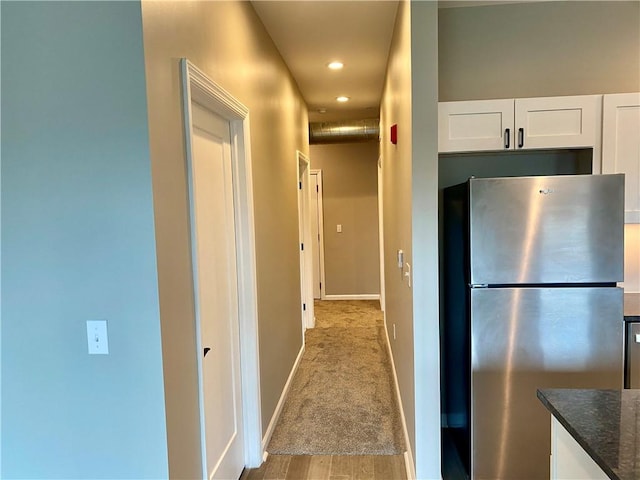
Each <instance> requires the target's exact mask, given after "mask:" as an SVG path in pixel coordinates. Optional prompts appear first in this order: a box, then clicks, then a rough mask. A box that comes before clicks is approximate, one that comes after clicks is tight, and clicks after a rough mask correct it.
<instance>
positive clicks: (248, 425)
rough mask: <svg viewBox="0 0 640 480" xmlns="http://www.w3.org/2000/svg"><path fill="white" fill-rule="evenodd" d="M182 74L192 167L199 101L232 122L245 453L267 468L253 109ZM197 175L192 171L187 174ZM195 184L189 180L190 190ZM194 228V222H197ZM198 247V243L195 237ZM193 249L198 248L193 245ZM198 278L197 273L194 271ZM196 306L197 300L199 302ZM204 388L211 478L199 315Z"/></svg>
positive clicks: (197, 74) (252, 463)
mask: <svg viewBox="0 0 640 480" xmlns="http://www.w3.org/2000/svg"><path fill="white" fill-rule="evenodd" d="M180 66H181V72H182V101H183V102H182V103H183V120H184V129H185V144H186V158H187V163H188V164H189V166H190V164H191V161H192V150H191V141H192V137H193V132H192V118H191V102H192V101H196V102H197V103H199V104H200V105H202V106H204V107H205V108H207V109H208V110H210V111H211V112H213V113H215V114H216V115H218V116H220V117H222V118H224V119H225V120H227V121H228V122H229V125H230V130H231V162H232V169H233V199H234V217H235V222H236V262H237V271H238V316H239V331H240V358H241V378H242V410H243V412H242V417H243V424H244V454H245V466H246V467H258V466H260V464H261V463H262V457H263V453H264V452H263V449H262V442H261V432H262V428H261V418H262V414H261V409H260V405H261V400H260V363H259V355H258V303H257V279H256V259H255V232H254V212H253V179H252V168H251V145H250V131H249V109H248V108H247V107H246V106H244V105H243V104H242V103H240V102H239V101H238V100H237V99H235V98H234V97H233V96H232V95H231V94H230V93H228V92H227V91H226V90H224V89H223V88H222V87H220V86H219V85H217V84H216V83H215V82H213V81H212V80H211V79H209V78H208V77H207V76H206V75H205V74H204V72H202V71H201V70H200V69H198V68H197V67H196V66H195V65H194V64H193V63H191V62H190V61H189V60H188V59H186V58H182V59H181V60H180ZM187 171H188V172H190V171H191V169H190V168H188V169H187ZM191 189H192V179H191V178H189V190H190V191H191ZM191 225H192V226H191V228H193V219H191ZM192 242H193V238H192ZM191 247H192V250H193V248H194V245H191ZM193 278H194V279H195V278H196V277H195V272H194V277H193ZM194 301H195V299H194ZM194 306H195V305H194ZM195 322H196V341H197V349H196V351H195V352H194V355H196V356H197V366H198V388H199V392H198V393H199V399H200V425H201V428H200V437H201V438H200V441H201V445H202V466H203V469H202V471H203V473H204V475H206V444H205V429H204V408H203V399H204V395H203V378H202V355H201V352H202V345H201V340H200V319H199V318H198V315H197V313H196V318H195Z"/></svg>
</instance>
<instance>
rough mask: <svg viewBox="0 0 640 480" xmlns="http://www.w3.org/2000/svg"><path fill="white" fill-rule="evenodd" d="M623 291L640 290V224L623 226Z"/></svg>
mask: <svg viewBox="0 0 640 480" xmlns="http://www.w3.org/2000/svg"><path fill="white" fill-rule="evenodd" d="M624 291H625V292H640V225H625V226H624Z"/></svg>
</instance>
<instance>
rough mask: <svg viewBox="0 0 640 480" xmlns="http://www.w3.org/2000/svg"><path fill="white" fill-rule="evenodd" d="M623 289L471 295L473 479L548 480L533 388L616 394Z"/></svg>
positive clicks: (543, 417) (545, 421) (546, 441)
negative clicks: (606, 391) (587, 390)
mask: <svg viewBox="0 0 640 480" xmlns="http://www.w3.org/2000/svg"><path fill="white" fill-rule="evenodd" d="M622 294H623V292H622V289H619V288H615V287H610V288H604V287H603V288H600V287H596V288H521V289H517V288H483V289H471V371H472V373H471V417H472V420H471V423H472V433H471V437H472V438H471V450H472V455H471V471H472V478H473V479H491V480H496V479H516V478H518V479H548V478H549V453H550V451H551V450H550V449H551V443H550V442H551V440H550V439H551V431H550V422H549V413H548V411H547V410H546V409H545V408H544V407H543V406H542V405H541V404H540V402H539V401H538V400H537V398H536V389H538V388H603V389H620V388H622V383H623V344H624V338H623V337H624V335H623V329H624V323H623V316H622V315H623V314H622Z"/></svg>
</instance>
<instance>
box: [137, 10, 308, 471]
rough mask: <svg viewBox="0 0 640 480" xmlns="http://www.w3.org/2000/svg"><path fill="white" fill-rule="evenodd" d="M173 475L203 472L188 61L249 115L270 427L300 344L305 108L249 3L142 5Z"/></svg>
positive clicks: (264, 387) (264, 389) (264, 393)
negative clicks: (186, 108) (185, 96)
mask: <svg viewBox="0 0 640 480" xmlns="http://www.w3.org/2000/svg"><path fill="white" fill-rule="evenodd" d="M142 20H143V26H144V49H145V62H146V78H147V96H148V103H149V137H150V145H151V162H152V167H153V193H154V200H155V220H156V232H157V242H158V277H159V287H160V313H161V318H162V336H163V357H164V375H165V376H164V379H165V387H166V409H167V432H168V448H169V472H170V475H171V478H195V477H201V475H202V473H201V471H200V470H201V456H200V436H199V435H200V424H199V412H198V391H197V370H196V358H197V357H196V355H197V352H196V343H195V342H196V332H195V325H194V311H193V288H192V283H191V257H190V253H189V246H190V243H189V222H188V220H189V218H188V204H187V183H186V178H185V148H184V141H185V140H184V134H183V126H182V102H181V88H180V75H179V72H180V69H179V65H178V60H179V58H180V57H187V58H188V59H189V60H191V61H192V62H193V63H194V64H195V65H196V66H197V67H198V68H200V69H201V70H203V71H204V72H205V73H206V74H207V75H208V76H209V77H210V78H211V79H212V80H213V81H215V82H217V83H218V84H220V85H221V86H222V87H223V88H224V89H225V90H227V91H228V92H230V93H231V94H232V95H234V96H235V97H236V98H237V99H238V100H239V101H241V102H242V103H243V104H244V105H246V106H247V107H248V108H249V111H250V122H251V158H252V165H253V187H254V191H253V194H254V207H255V235H256V262H257V289H258V323H259V325H258V329H259V337H260V338H259V342H260V345H259V350H260V376H261V378H260V379H261V384H260V387H261V394H262V404H261V408H262V427H263V429H266V427H267V425H268V424H269V421H270V420H271V417H272V415H273V413H274V411H275V407H276V405H277V402H278V399H279V398H280V394H281V393H282V390H283V387H284V385H285V383H286V380H287V378H288V376H289V373H290V371H291V368H292V367H293V364H294V362H295V359H296V356H297V355H298V352H299V351H300V348H301V346H302V319H301V308H300V306H301V302H300V261H299V244H298V203H297V184H298V178H297V157H296V150H300V151H302V152H303V153H305V154H308V139H307V136H308V118H307V110H306V105H305V103H304V101H303V99H302V97H301V95H300V93H299V91H298V88H297V85H296V83H295V81H294V80H293V78H292V77H291V75H290V73H289V70H288V69H287V67H286V65H285V64H284V62H283V60H282V58H281V57H280V55H279V53H278V51H277V49H276V48H275V46H274V45H273V42H272V41H271V39H270V37H269V36H268V35H267V33H266V31H265V29H264V27H263V25H262V23H261V22H260V20H259V19H258V17H257V15H256V13H255V11H254V10H253V7H252V6H251V4H250V3H249V2H201V1H198V2H186V1H175V2H143V4H142Z"/></svg>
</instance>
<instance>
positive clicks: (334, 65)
mask: <svg viewBox="0 0 640 480" xmlns="http://www.w3.org/2000/svg"><path fill="white" fill-rule="evenodd" d="M327 67H329V68H330V69H331V70H340V69H341V68H342V67H344V63H342V62H331V63H329V64H327Z"/></svg>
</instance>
